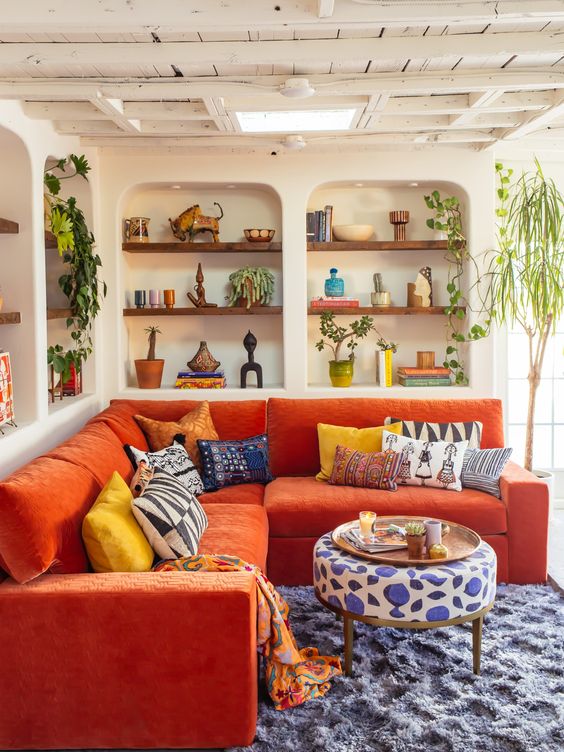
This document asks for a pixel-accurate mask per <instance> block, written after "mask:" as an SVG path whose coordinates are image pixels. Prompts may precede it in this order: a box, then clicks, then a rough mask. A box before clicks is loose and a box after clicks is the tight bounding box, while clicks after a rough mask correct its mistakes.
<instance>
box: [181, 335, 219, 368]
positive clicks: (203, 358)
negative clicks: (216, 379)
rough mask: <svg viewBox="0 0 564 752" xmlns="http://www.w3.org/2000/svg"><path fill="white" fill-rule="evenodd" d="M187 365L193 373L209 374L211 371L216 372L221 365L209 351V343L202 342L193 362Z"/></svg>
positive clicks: (190, 361)
mask: <svg viewBox="0 0 564 752" xmlns="http://www.w3.org/2000/svg"><path fill="white" fill-rule="evenodd" d="M186 365H187V366H188V368H191V369H192V370H193V371H202V372H204V373H209V372H211V371H216V370H217V369H218V368H219V366H220V365H221V363H220V362H219V360H216V359H215V358H214V357H213V355H212V354H211V352H210V351H209V350H208V344H207V342H205V341H203V340H202V341H201V342H200V347H199V349H198V352H197V353H196V354H195V355H194V357H193V358H192V360H189V361H188V363H187V364H186Z"/></svg>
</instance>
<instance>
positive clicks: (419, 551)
mask: <svg viewBox="0 0 564 752" xmlns="http://www.w3.org/2000/svg"><path fill="white" fill-rule="evenodd" d="M426 532H427V531H426V529H425V525H424V524H423V523H422V522H407V523H406V525H405V540H406V542H407V556H408V558H409V559H422V558H423V548H424V546H425V533H426Z"/></svg>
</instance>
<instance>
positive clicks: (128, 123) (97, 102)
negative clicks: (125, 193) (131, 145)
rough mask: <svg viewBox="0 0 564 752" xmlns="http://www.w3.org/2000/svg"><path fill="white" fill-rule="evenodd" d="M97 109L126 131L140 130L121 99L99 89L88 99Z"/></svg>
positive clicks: (136, 121) (135, 131) (137, 122)
mask: <svg viewBox="0 0 564 752" xmlns="http://www.w3.org/2000/svg"><path fill="white" fill-rule="evenodd" d="M0 46H1V45H0ZM88 101H89V102H90V103H91V104H93V105H94V107H96V108H97V109H99V110H100V111H101V112H103V113H104V115H107V116H108V118H109V119H110V120H112V121H113V122H114V123H115V124H116V125H117V127H118V128H120V129H121V130H122V131H126V132H128V133H138V132H139V131H140V129H141V128H140V125H139V120H133V119H130V118H128V117H127V116H126V115H125V114H124V109H123V102H122V101H121V99H115V98H112V97H105V96H104V95H103V94H102V93H101V92H100V91H98V92H96V95H95V96H94V97H92V98H91V99H89V100H88Z"/></svg>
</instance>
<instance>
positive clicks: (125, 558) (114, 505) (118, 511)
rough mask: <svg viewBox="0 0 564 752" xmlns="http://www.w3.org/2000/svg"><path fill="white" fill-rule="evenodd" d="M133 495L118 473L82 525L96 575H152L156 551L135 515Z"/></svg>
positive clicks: (108, 483) (103, 490) (83, 537)
mask: <svg viewBox="0 0 564 752" xmlns="http://www.w3.org/2000/svg"><path fill="white" fill-rule="evenodd" d="M132 501H133V496H132V495H131V491H130V490H129V488H128V487H127V483H126V482H125V481H124V479H123V478H122V477H121V475H120V474H119V473H117V472H116V473H114V474H113V475H112V477H111V478H110V480H109V481H108V482H107V483H106V485H105V486H104V488H103V489H102V490H101V491H100V495H99V496H98V498H97V499H96V501H95V502H94V504H93V506H92V508H91V509H90V511H89V512H88V514H87V515H86V517H85V518H84V520H83V522H82V539H83V540H84V545H85V546H86V551H87V553H88V558H89V559H90V563H91V564H92V569H93V570H94V571H95V572H148V571H149V570H150V569H151V566H152V565H153V558H154V554H153V549H152V548H151V546H150V545H149V543H148V541H147V539H146V538H145V536H144V534H143V531H142V530H141V528H140V527H139V524H138V523H137V520H136V519H135V517H134V516H133V511H132V509H131V504H132Z"/></svg>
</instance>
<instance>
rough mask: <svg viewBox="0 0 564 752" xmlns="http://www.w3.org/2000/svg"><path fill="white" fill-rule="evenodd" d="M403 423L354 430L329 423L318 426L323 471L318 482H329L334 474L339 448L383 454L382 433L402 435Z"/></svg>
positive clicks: (317, 476) (318, 474)
mask: <svg viewBox="0 0 564 752" xmlns="http://www.w3.org/2000/svg"><path fill="white" fill-rule="evenodd" d="M401 425H402V424H401V423H391V424H390V425H389V426H378V427H376V428H352V427H350V426H331V425H329V424H328V423H318V424H317V437H318V439H319V464H320V465H321V470H320V471H319V472H318V473H317V475H316V476H315V477H316V479H317V480H321V481H328V480H329V478H330V477H331V473H332V472H333V462H334V461H335V451H336V449H337V446H338V445H339V444H341V446H344V447H347V449H357V450H359V451H361V452H381V451H382V433H383V431H390V433H397V434H401Z"/></svg>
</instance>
